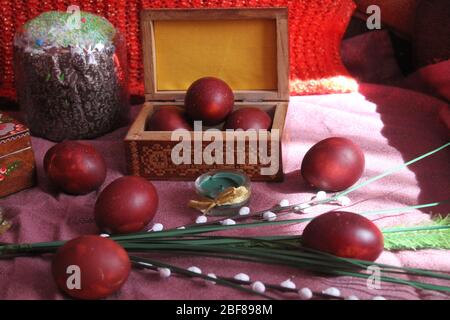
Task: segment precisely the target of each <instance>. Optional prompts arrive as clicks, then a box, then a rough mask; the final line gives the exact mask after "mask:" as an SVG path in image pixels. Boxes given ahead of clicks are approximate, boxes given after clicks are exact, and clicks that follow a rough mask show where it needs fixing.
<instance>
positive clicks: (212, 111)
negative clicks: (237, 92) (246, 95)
mask: <svg viewBox="0 0 450 320" xmlns="http://www.w3.org/2000/svg"><path fill="white" fill-rule="evenodd" d="M184 104H185V107H186V111H187V113H188V115H189V117H190V118H191V119H192V120H201V121H203V124H205V125H208V126H212V125H216V124H219V123H221V122H223V121H224V120H225V118H226V117H227V116H228V115H229V114H230V112H231V111H232V110H233V105H234V94H233V91H232V90H231V88H230V87H229V86H228V84H226V83H225V82H224V81H222V80H220V79H217V78H213V77H205V78H201V79H198V80H197V81H195V82H194V83H192V84H191V86H190V87H189V88H188V89H187V91H186V97H185V99H184Z"/></svg>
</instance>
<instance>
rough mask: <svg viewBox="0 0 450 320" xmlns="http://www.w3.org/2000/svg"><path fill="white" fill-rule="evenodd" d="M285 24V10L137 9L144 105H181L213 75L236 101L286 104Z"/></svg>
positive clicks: (287, 45) (286, 54) (286, 42)
mask: <svg viewBox="0 0 450 320" xmlns="http://www.w3.org/2000/svg"><path fill="white" fill-rule="evenodd" d="M287 20H288V13H287V9H286V8H251V9H249V8H231V9H209V8H208V9H151V10H143V11H142V13H141V30H142V41H143V46H142V47H143V58H144V81H145V93H146V94H145V98H146V100H147V101H182V100H184V96H185V93H186V89H187V88H188V87H189V85H190V84H191V83H192V82H194V81H195V80H197V79H199V78H201V77H206V76H214V77H218V78H221V79H222V80H224V81H225V82H227V83H228V84H229V85H230V86H231V88H232V89H233V91H234V94H235V99H236V101H288V100H289V44H288V39H289V37H288V21H287Z"/></svg>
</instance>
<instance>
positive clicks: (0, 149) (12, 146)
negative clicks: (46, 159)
mask: <svg viewBox="0 0 450 320" xmlns="http://www.w3.org/2000/svg"><path fill="white" fill-rule="evenodd" d="M30 146H31V141H30V131H29V129H28V128H27V127H26V126H25V125H23V124H21V123H20V122H18V121H17V120H16V119H14V118H12V117H11V116H9V115H8V114H5V113H1V112H0V158H2V157H4V156H7V155H9V154H10V153H13V152H16V151H20V150H23V149H26V148H29V147H30Z"/></svg>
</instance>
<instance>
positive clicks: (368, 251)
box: [302, 211, 384, 261]
mask: <svg viewBox="0 0 450 320" xmlns="http://www.w3.org/2000/svg"><path fill="white" fill-rule="evenodd" d="M302 243H303V245H304V246H305V247H309V248H311V249H315V250H319V251H323V252H327V253H331V254H333V255H335V256H338V257H342V258H352V259H359V260H367V261H375V260H376V259H377V258H378V256H379V255H380V254H381V252H382V251H383V248H384V240H383V234H382V233H381V231H380V229H378V227H377V226H376V225H375V224H374V223H373V222H372V221H370V220H369V219H367V218H365V217H363V216H361V215H359V214H356V213H351V212H342V211H341V212H338V211H336V212H328V213H324V214H322V215H320V216H318V217H316V218H314V219H313V220H312V221H311V222H310V223H309V224H308V225H307V226H306V228H305V230H304V231H303V235H302Z"/></svg>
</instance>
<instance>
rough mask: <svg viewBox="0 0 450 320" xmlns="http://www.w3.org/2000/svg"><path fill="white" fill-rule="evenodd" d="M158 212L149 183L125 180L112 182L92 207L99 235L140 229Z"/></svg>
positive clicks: (156, 201)
mask: <svg viewBox="0 0 450 320" xmlns="http://www.w3.org/2000/svg"><path fill="white" fill-rule="evenodd" d="M157 209H158V194H157V192H156V189H155V187H154V186H153V184H152V183H151V182H150V181H147V180H146V179H144V178H142V177H135V176H126V177H122V178H119V179H117V180H114V181H113V182H112V183H111V184H109V185H108V186H107V187H106V188H105V189H104V190H103V191H102V192H101V193H100V195H99V197H98V199H97V202H96V203H95V222H96V224H97V226H98V227H99V229H100V230H101V231H103V232H107V233H112V234H117V233H131V232H137V231H141V230H142V229H144V227H145V226H146V225H147V224H148V223H149V222H150V221H151V220H152V219H153V217H154V216H155V214H156V210H157Z"/></svg>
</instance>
